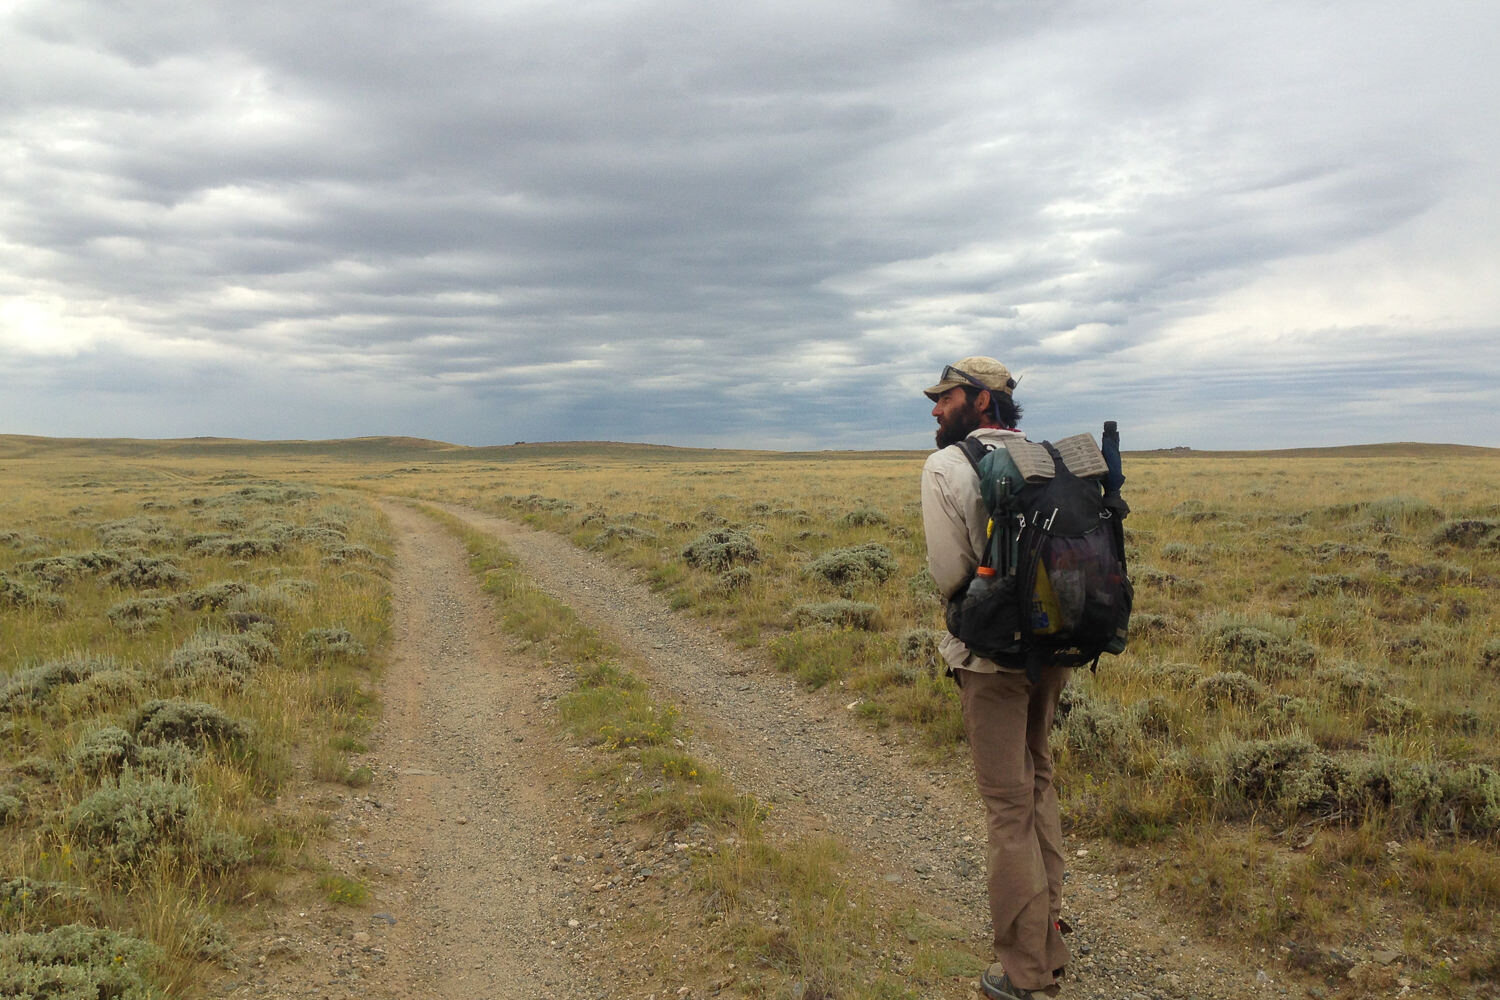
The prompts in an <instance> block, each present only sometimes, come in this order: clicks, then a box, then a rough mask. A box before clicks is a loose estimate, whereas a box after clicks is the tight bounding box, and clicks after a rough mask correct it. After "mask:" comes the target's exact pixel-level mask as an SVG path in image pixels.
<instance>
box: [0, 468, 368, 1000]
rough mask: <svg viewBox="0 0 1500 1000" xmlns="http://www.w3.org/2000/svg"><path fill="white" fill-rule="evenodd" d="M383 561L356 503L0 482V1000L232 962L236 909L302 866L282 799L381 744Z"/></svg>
mask: <svg viewBox="0 0 1500 1000" xmlns="http://www.w3.org/2000/svg"><path fill="white" fill-rule="evenodd" d="M388 547H389V546H388V539H387V538H386V533H385V529H384V527H383V525H382V522H381V521H380V519H379V517H378V516H377V514H376V512H375V511H374V509H373V507H372V505H370V504H369V502H368V501H367V500H366V499H365V498H363V497H361V496H359V495H357V494H351V493H348V492H344V491H338V490H330V489H327V488H324V487H320V486H319V487H314V486H308V485H306V484H302V483H293V482H289V481H286V480H279V479H275V478H271V477H267V476H265V475H262V474H261V473H260V472H258V471H257V472H254V473H251V472H245V471H230V470H227V469H225V468H223V467H208V468H198V469H191V470H184V469H181V468H153V467H141V466H137V465H134V464H126V463H120V462H118V461H116V460H114V459H111V458H109V457H108V456H102V455H99V454H97V453H96V454H94V455H93V457H92V460H90V461H87V462H83V463H80V462H79V461H78V460H76V459H71V458H70V459H67V460H62V461H59V460H56V459H55V458H53V457H51V456H46V457H42V458H37V459H21V460H17V459H12V460H9V461H7V462H5V464H4V465H3V466H0V581H4V583H0V588H3V591H4V593H5V594H9V595H11V598H10V599H8V600H7V599H0V665H3V669H4V674H3V675H0V736H3V740H0V790H3V791H0V814H3V825H0V881H3V882H5V884H6V885H7V886H9V887H10V889H9V891H6V892H3V893H0V895H3V897H4V898H0V932H4V933H5V934H8V935H24V937H12V938H9V939H8V940H9V941H10V942H11V944H16V943H17V942H22V943H24V947H20V945H17V948H19V950H17V948H12V949H10V950H8V951H5V952H4V953H3V954H0V993H4V994H5V995H31V992H28V991H33V992H34V991H41V992H39V993H38V995H49V996H50V995H53V993H51V992H47V991H48V990H53V989H60V988H62V987H61V986H60V985H58V984H61V983H68V984H71V985H70V988H76V989H80V990H85V991H98V993H99V995H101V996H103V995H110V996H114V995H137V993H136V992H134V991H136V990H143V991H164V992H165V993H166V994H168V995H189V994H192V993H194V992H196V988H197V984H198V983H199V982H200V980H201V978H202V976H203V975H205V974H206V973H207V972H209V971H211V969H210V968H209V967H211V966H213V965H215V964H218V963H221V962H225V961H231V960H232V955H231V952H230V948H229V945H228V938H229V935H228V933H227V932H226V931H225V929H224V928H225V926H227V925H232V924H234V923H235V922H236V921H237V920H238V919H239V917H238V916H237V909H238V908H239V907H240V906H241V904H242V901H243V900H245V899H249V898H254V899H257V900H259V899H261V898H263V897H264V896H265V894H266V892H267V891H268V890H271V891H274V888H275V885H276V882H277V876H278V873H284V872H288V871H292V870H297V869H299V868H301V867H303V866H305V865H310V864H311V861H310V860H309V859H307V858H304V857H303V856H302V854H301V853H300V845H301V844H302V843H303V841H304V840H305V839H306V837H307V836H308V835H309V834H310V833H311V832H312V829H313V827H312V825H311V824H313V823H314V821H315V818H314V817H312V816H299V815H297V814H295V813H292V812H288V811H286V810H284V809H283V810H278V809H275V808H273V802H274V800H275V798H276V797H277V795H278V794H279V793H281V792H283V791H286V790H287V789H288V788H289V787H292V786H294V785H296V784H298V783H300V782H303V781H305V780H307V778H308V776H309V775H311V774H312V773H314V772H315V771H318V770H319V768H320V766H321V770H322V771H323V772H325V776H327V777H335V778H341V777H344V776H345V775H346V774H348V773H349V772H348V768H347V763H346V760H345V755H344V754H342V753H340V752H338V751H336V750H333V749H331V746H332V744H333V742H334V741H337V740H349V739H352V738H355V737H357V736H358V735H362V734H363V733H364V732H365V730H366V728H367V727H368V725H369V723H370V721H371V716H372V713H373V711H374V708H375V706H374V704H373V701H372V700H371V698H370V695H369V693H368V692H369V690H370V689H371V681H372V679H373V670H374V668H375V667H376V665H377V661H376V660H375V659H374V658H372V656H371V655H370V654H369V653H367V652H366V650H367V649H378V648H379V647H380V646H381V645H382V644H383V643H384V642H385V640H386V634H387V630H388V611H387V606H388V596H387V582H386V580H385V578H384V575H383V574H384V572H385V569H384V558H383V557H381V556H380V555H379V554H378V553H379V552H381V551H385V550H387V549H388ZM351 553H352V554H351ZM309 637H311V638H309ZM330 735H331V737H332V738H330ZM319 762H321V765H320V764H319ZM329 771H333V772H334V773H332V774H327V773H326V772H329ZM75 923H81V924H84V925H87V926H88V927H92V928H94V930H92V931H89V932H88V934H89V935H92V936H87V935H86V936H85V937H83V938H80V937H79V934H80V933H81V932H80V931H78V930H69V929H67V927H68V925H70V924H75ZM115 955H119V956H121V957H120V958H119V959H118V960H117V959H115V958H114V956H115ZM69 956H71V957H69ZM90 956H93V957H90ZM96 959H97V961H96ZM15 991H20V992H19V993H17V992H15ZM68 995H74V994H72V993H69V994H68ZM77 995H83V994H82V993H78V994H77ZM89 995H93V993H92V992H90V993H89ZM139 995H147V993H146V992H142V993H140V994H139ZM150 995H160V992H151V994H150Z"/></svg>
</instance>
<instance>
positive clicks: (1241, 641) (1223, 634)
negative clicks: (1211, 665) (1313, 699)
mask: <svg viewBox="0 0 1500 1000" xmlns="http://www.w3.org/2000/svg"><path fill="white" fill-rule="evenodd" d="M1273 629H1274V631H1273ZM1201 646H1202V649H1203V652H1204V654H1205V655H1206V656H1209V657H1212V658H1214V659H1216V660H1218V661H1219V662H1220V663H1221V664H1223V665H1224V666H1225V667H1227V668H1229V669H1232V670H1242V671H1244V672H1245V673H1248V674H1250V675H1252V676H1254V677H1257V678H1259V679H1260V680H1277V679H1280V678H1286V677H1300V676H1305V675H1307V674H1308V673H1310V672H1311V670H1312V667H1313V665H1314V664H1315V663H1316V662H1317V658H1318V654H1317V650H1316V649H1314V648H1313V645H1312V644H1311V643H1309V642H1308V641H1307V640H1305V639H1300V638H1298V637H1297V636H1295V635H1293V634H1292V633H1291V629H1290V628H1289V627H1287V626H1282V625H1279V624H1267V625H1264V626H1263V625H1253V624H1250V623H1248V622H1243V621H1237V620H1232V619H1231V620H1224V621H1220V622H1219V623H1217V624H1213V625H1211V626H1210V628H1209V629H1208V631H1207V633H1206V634H1205V635H1204V636H1203V638H1202V641H1201Z"/></svg>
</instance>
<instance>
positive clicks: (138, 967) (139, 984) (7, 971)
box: [0, 924, 162, 1000]
mask: <svg viewBox="0 0 1500 1000" xmlns="http://www.w3.org/2000/svg"><path fill="white" fill-rule="evenodd" d="M161 962H162V955H161V952H160V951H159V950H158V949H157V948H156V947H155V946H154V945H152V944H150V943H148V942H146V941H142V940H140V939H139V938H134V937H130V936H128V935H125V934H121V933H120V932H119V931H112V930H104V929H101V928H98V927H85V926H83V925H81V924H67V925H65V926H62V927H57V928H54V929H52V930H49V931H44V932H41V933H35V934H7V935H0V996H7V997H29V998H36V1000H43V998H45V1000H104V998H108V1000H154V998H156V997H159V996H161V991H160V990H159V989H157V988H156V987H155V986H154V985H153V979H154V978H155V970H156V969H157V967H158V965H159V964H160V963H161Z"/></svg>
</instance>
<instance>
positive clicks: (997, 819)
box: [922, 357, 1072, 1000]
mask: <svg viewBox="0 0 1500 1000" xmlns="http://www.w3.org/2000/svg"><path fill="white" fill-rule="evenodd" d="M1015 386H1016V382H1015V379H1013V378H1011V376H1010V372H1009V371H1007V370H1006V368H1005V366H1004V365H1002V364H1001V363H1000V362H998V361H996V360H995V359H994V358H984V357H974V358H964V359H963V360H962V361H959V362H957V363H956V364H952V365H949V366H948V367H946V368H944V369H943V374H942V377H941V378H940V379H939V380H938V382H937V384H936V385H934V386H932V387H930V388H928V389H926V390H925V392H926V394H927V397H928V398H929V399H931V400H932V401H933V404H934V405H933V407H932V415H933V416H934V417H936V418H937V424H938V429H937V446H938V450H937V451H935V452H933V453H932V455H930V456H928V458H927V462H926V464H925V465H924V466H923V467H922V525H923V528H924V530H925V532H926V535H927V567H928V569H929V570H930V571H931V573H932V577H933V579H934V580H936V581H937V585H938V589H939V590H940V591H942V594H943V597H944V598H945V599H951V598H953V597H955V596H959V597H961V596H962V595H963V592H964V590H965V588H966V587H967V585H968V582H969V579H970V578H971V577H972V576H973V575H974V569H975V567H977V566H978V565H979V563H980V560H981V558H982V556H983V552H984V548H985V542H986V526H987V524H988V521H989V515H988V513H987V511H986V510H985V507H984V502H983V500H981V498H980V495H979V477H978V476H977V475H976V474H975V472H974V467H973V466H972V465H970V464H969V460H968V458H967V457H966V456H965V455H964V453H963V449H961V448H956V447H952V445H955V444H957V443H958V442H960V441H962V440H963V439H964V438H966V437H974V438H978V439H979V440H980V441H982V442H984V443H985V444H989V445H994V446H995V447H999V448H1003V447H1004V442H1005V439H1006V437H1008V436H1017V437H1019V436H1021V434H1020V432H1019V431H1017V430H1016V429H1015V428H1016V424H1017V423H1018V422H1019V421H1020V417H1021V408H1020V407H1019V406H1018V405H1016V403H1015V401H1014V399H1012V391H1013V390H1014V389H1015ZM1019 481H1020V479H1019V476H1017V482H1019ZM940 648H941V651H942V654H943V658H944V659H945V660H946V661H947V662H948V665H949V667H950V668H951V669H952V672H953V677H954V679H955V680H956V681H957V682H958V685H959V700H960V703H961V705H962V707H963V717H964V731H965V733H966V734H967V735H968V738H969V749H970V753H971V754H972V756H973V760H974V777H975V779H976V782H977V784H978V786H979V794H980V797H981V798H982V799H983V800H984V805H985V813H986V818H987V821H988V827H989V897H990V915H991V917H992V919H993V921H994V926H995V937H994V955H995V963H994V964H993V965H991V966H990V967H989V968H988V969H987V970H986V971H985V973H984V975H983V976H982V977H981V978H980V988H981V990H982V991H983V992H984V994H985V995H986V996H989V997H993V998H995V1000H1032V997H1033V996H1034V995H1045V996H1055V995H1057V993H1058V992H1059V987H1058V983H1057V980H1058V977H1059V976H1060V975H1061V974H1062V971H1063V967H1064V966H1065V965H1067V963H1068V957H1069V956H1068V948H1067V945H1065V944H1064V943H1063V940H1062V934H1061V931H1060V930H1059V923H1058V921H1059V914H1060V913H1061V909H1062V880H1063V853H1062V824H1061V821H1060V820H1059V818H1058V810H1057V793H1056V791H1055V790H1054V789H1053V787H1052V752H1051V749H1050V748H1049V746H1048V743H1047V737H1048V734H1049V732H1050V731H1051V729H1052V718H1053V714H1054V712H1055V711H1056V708H1057V699H1058V696H1059V695H1060V694H1061V693H1062V689H1063V687H1064V685H1066V684H1067V682H1068V677H1069V676H1070V675H1071V674H1072V671H1071V670H1068V669H1061V668H1050V667H1049V668H1048V669H1047V670H1046V671H1044V672H1043V673H1042V674H1041V678H1040V680H1039V681H1038V682H1037V683H1034V684H1033V683H1032V682H1031V681H1029V680H1027V677H1026V673H1025V672H1024V671H1021V670H1008V669H1005V668H1002V667H1000V666H998V665H997V664H995V663H994V662H992V661H990V660H986V659H984V658H982V657H979V656H977V655H975V654H974V653H972V652H970V650H969V649H968V647H967V646H965V645H964V644H963V643H962V642H960V641H959V640H958V638H957V637H956V636H953V635H951V634H950V635H945V636H944V637H943V641H942V642H941V643H940Z"/></svg>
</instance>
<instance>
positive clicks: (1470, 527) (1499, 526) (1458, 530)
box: [1432, 518, 1500, 549]
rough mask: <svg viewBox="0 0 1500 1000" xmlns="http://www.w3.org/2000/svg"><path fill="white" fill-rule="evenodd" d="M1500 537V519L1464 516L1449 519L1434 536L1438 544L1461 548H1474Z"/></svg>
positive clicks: (1434, 541)
mask: <svg viewBox="0 0 1500 1000" xmlns="http://www.w3.org/2000/svg"><path fill="white" fill-rule="evenodd" d="M1496 538H1500V520H1496V519H1494V518H1463V519H1460V520H1457V521H1448V522H1446V523H1444V524H1443V525H1442V526H1441V527H1439V528H1438V530H1437V532H1436V533H1435V534H1434V535H1433V536H1432V541H1433V543H1434V544H1436V545H1451V546H1453V547H1454V548H1459V549H1474V548H1478V547H1479V546H1481V545H1485V544H1488V543H1489V542H1491V541H1492V540H1494V539H1496Z"/></svg>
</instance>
